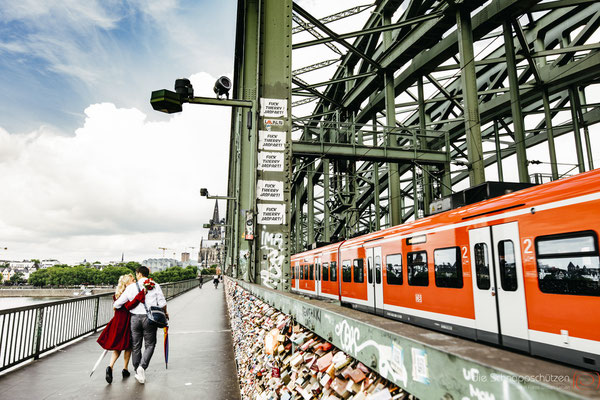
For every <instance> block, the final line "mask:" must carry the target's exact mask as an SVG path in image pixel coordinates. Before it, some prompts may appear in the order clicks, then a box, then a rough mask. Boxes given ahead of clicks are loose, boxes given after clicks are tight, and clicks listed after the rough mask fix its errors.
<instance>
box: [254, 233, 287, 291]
mask: <svg viewBox="0 0 600 400" xmlns="http://www.w3.org/2000/svg"><path fill="white" fill-rule="evenodd" d="M260 239H261V240H260V250H261V253H262V254H263V256H265V255H266V256H267V259H266V268H262V270H261V271H260V276H261V278H262V279H261V280H262V284H263V285H264V286H266V287H268V288H271V289H275V288H277V286H278V285H279V282H281V277H282V270H283V262H284V260H285V251H284V242H283V234H282V233H280V232H278V233H270V232H267V230H266V227H264V226H263V231H262V232H261V235H260Z"/></svg>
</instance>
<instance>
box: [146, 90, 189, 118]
mask: <svg viewBox="0 0 600 400" xmlns="http://www.w3.org/2000/svg"><path fill="white" fill-rule="evenodd" d="M150 104H152V108H154V109H155V110H156V111H161V112H164V113H167V114H173V113H177V112H181V110H182V107H181V97H180V95H179V94H178V93H175V92H172V91H170V90H167V89H163V90H155V91H154V92H152V96H151V97H150Z"/></svg>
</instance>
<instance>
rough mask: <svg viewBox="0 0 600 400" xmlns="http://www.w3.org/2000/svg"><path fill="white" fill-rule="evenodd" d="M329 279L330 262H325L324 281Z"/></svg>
mask: <svg viewBox="0 0 600 400" xmlns="http://www.w3.org/2000/svg"><path fill="white" fill-rule="evenodd" d="M328 280H329V264H327V263H323V282H327V281H328Z"/></svg>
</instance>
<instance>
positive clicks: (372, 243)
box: [291, 170, 600, 370]
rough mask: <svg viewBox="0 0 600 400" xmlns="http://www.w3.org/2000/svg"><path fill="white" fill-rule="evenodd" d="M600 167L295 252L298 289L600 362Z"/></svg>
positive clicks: (592, 365)
mask: <svg viewBox="0 0 600 400" xmlns="http://www.w3.org/2000/svg"><path fill="white" fill-rule="evenodd" d="M599 229H600V170H594V171H590V172H587V173H582V174H579V175H576V176H574V177H571V178H566V179H562V180H558V181H554V182H551V183H547V184H544V185H539V186H535V187H531V188H528V189H524V190H520V191H517V192H513V193H509V194H506V195H503V196H500V197H496V198H493V199H489V200H485V201H481V202H478V203H476V204H471V205H468V206H463V207H460V208H457V209H454V210H451V211H446V212H444V213H440V214H437V215H434V216H431V217H428V218H423V219H420V220H417V221H414V222H410V223H406V224H402V225H398V226H394V227H391V228H388V229H384V230H381V231H378V232H373V233H369V234H367V235H364V236H360V237H356V238H353V239H349V240H345V241H343V242H340V243H336V244H331V245H328V246H324V247H321V248H318V249H315V250H310V251H306V252H303V253H299V254H296V255H294V256H292V259H291V261H292V264H291V265H292V291H293V292H296V293H302V294H308V295H311V296H315V297H319V298H331V299H339V300H340V301H341V302H342V304H344V305H349V306H351V307H353V308H356V309H360V310H364V311H368V312H372V313H376V314H380V315H383V316H386V317H390V318H394V319H397V320H400V321H404V322H409V323H412V324H416V325H420V326H424V327H427V328H432V329H435V330H438V331H442V332H447V333H451V334H454V335H458V336H463V337H467V338H471V339H475V340H478V341H483V342H488V343H493V344H497V345H501V346H504V347H508V348H512V349H517V350H520V351H523V352H527V353H530V354H533V355H539V356H542V357H546V358H550V359H555V360H558V361H561V362H565V363H569V364H572V365H576V366H579V367H583V368H588V369H593V370H598V369H599V367H600V285H599V280H600V257H599V253H598V230H599Z"/></svg>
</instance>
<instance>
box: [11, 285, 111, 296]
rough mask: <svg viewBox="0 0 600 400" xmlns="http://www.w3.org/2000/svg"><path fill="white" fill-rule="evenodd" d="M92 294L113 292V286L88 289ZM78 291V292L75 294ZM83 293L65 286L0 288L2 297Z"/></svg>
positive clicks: (78, 289) (75, 288) (79, 289)
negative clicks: (54, 287) (52, 287)
mask: <svg viewBox="0 0 600 400" xmlns="http://www.w3.org/2000/svg"><path fill="white" fill-rule="evenodd" d="M88 290H89V291H90V292H91V293H90V294H103V293H111V292H113V291H114V289H113V288H93V289H86V292H87V291H88ZM75 293H77V294H75ZM79 293H81V288H78V287H74V288H65V289H15V288H2V289H0V297H74V296H78V295H79Z"/></svg>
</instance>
